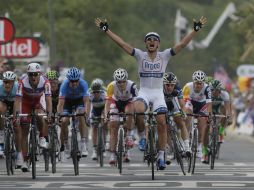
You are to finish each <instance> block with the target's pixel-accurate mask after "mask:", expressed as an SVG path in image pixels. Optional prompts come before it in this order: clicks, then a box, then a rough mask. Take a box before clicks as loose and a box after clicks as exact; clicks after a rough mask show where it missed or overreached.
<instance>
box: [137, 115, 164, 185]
mask: <svg viewBox="0 0 254 190" xmlns="http://www.w3.org/2000/svg"><path fill="white" fill-rule="evenodd" d="M161 114H165V113H159V112H152V111H148V112H144V113H135V115H136V116H141V115H143V116H145V117H146V119H145V120H146V125H147V126H148V133H147V143H146V150H145V152H144V160H146V161H147V164H148V166H151V172H152V180H154V179H155V177H154V171H155V166H156V168H157V170H158V166H157V162H156V161H157V154H158V149H157V147H158V133H157V121H156V118H155V117H156V116H157V115H161ZM164 159H165V158H164Z"/></svg>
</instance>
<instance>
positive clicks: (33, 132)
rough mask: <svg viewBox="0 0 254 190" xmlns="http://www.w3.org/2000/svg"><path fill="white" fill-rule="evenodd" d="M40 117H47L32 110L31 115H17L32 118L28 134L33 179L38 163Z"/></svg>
mask: <svg viewBox="0 0 254 190" xmlns="http://www.w3.org/2000/svg"><path fill="white" fill-rule="evenodd" d="M38 116H42V117H43V116H44V117H46V116H47V114H46V113H35V110H34V109H32V112H31V114H17V117H31V122H30V123H29V134H28V160H29V161H28V164H29V168H30V167H31V165H32V178H33V179H36V161H37V156H38V155H39V154H40V153H39V145H38V142H39V141H38V135H37V134H38V132H37V131H38V127H37V119H36V117H38Z"/></svg>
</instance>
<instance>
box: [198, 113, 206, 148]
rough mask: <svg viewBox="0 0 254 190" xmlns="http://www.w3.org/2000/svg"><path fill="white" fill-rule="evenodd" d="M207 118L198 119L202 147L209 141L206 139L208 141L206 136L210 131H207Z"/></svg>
mask: <svg viewBox="0 0 254 190" xmlns="http://www.w3.org/2000/svg"><path fill="white" fill-rule="evenodd" d="M207 128H208V127H207V118H205V117H200V118H198V131H199V142H200V143H201V144H202V145H206V144H207V143H206V142H208V141H206V139H208V138H207V137H206V136H207V135H208V133H207V132H208V131H207Z"/></svg>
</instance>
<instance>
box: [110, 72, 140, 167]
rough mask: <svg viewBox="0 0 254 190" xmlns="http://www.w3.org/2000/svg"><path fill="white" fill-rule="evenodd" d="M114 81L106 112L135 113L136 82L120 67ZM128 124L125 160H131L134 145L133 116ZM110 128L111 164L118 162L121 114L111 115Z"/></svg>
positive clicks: (128, 117) (111, 84) (129, 118)
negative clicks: (131, 149) (117, 145)
mask: <svg viewBox="0 0 254 190" xmlns="http://www.w3.org/2000/svg"><path fill="white" fill-rule="evenodd" d="M113 77H114V81H112V82H111V83H110V84H109V85H108V86H107V97H106V106H105V114H107V113H121V112H124V113H134V106H133V98H134V97H136V96H137V91H138V90H137V87H136V84H135V83H134V82H133V81H131V80H128V73H127V71H126V70H125V69H122V68H119V69H117V70H115V72H114V76H113ZM125 124H126V125H125V126H124V127H125V129H126V130H127V137H126V145H127V148H128V150H127V152H126V153H125V158H124V161H126V162H129V161H130V148H132V147H133V145H134V142H133V135H134V134H133V130H132V126H133V117H132V116H127V118H126V123H125ZM108 125H109V129H110V152H111V154H110V159H109V164H110V165H115V164H116V155H115V152H116V143H117V131H118V125H119V116H117V115H112V116H110V121H109V124H108Z"/></svg>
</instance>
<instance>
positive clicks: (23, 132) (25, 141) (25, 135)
mask: <svg viewBox="0 0 254 190" xmlns="http://www.w3.org/2000/svg"><path fill="white" fill-rule="evenodd" d="M28 133H29V125H22V124H21V135H22V139H21V149H22V154H23V158H24V160H25V161H26V160H27V153H28Z"/></svg>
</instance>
